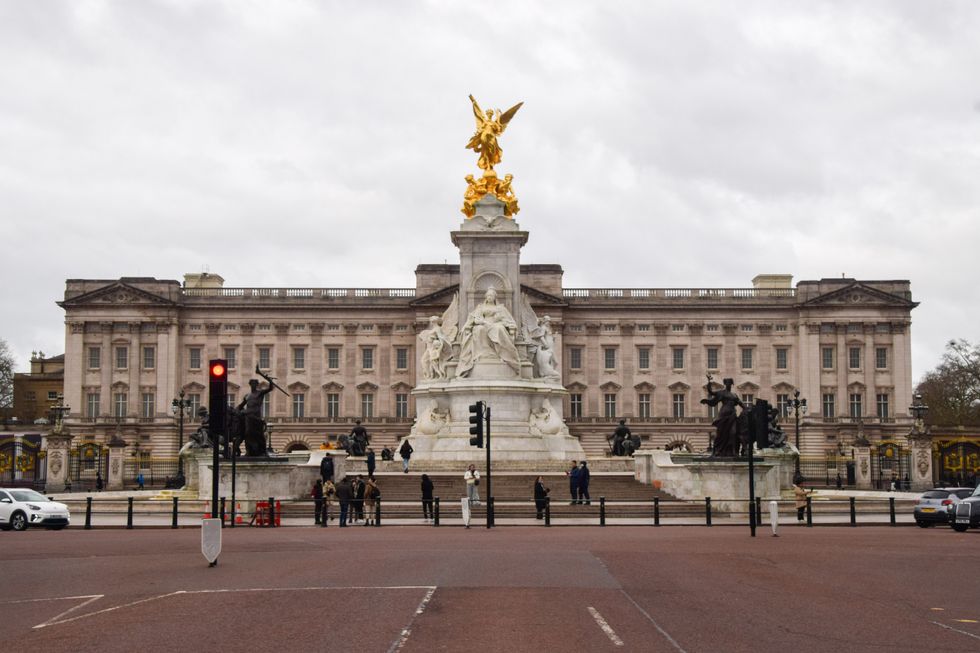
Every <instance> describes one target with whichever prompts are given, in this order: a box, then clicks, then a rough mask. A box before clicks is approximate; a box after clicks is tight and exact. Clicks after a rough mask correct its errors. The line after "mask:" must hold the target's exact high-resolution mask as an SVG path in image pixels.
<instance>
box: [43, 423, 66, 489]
mask: <svg viewBox="0 0 980 653" xmlns="http://www.w3.org/2000/svg"><path fill="white" fill-rule="evenodd" d="M71 439H72V436H71V434H70V433H68V432H67V429H66V430H65V431H63V432H62V433H54V432H52V433H49V434H48V436H47V448H46V452H47V459H48V460H47V466H48V470H47V479H46V481H45V485H44V491H45V493H47V494H53V493H56V492H65V491H67V489H68V482H69V478H68V471H69V460H70V458H69V451H70V449H71Z"/></svg>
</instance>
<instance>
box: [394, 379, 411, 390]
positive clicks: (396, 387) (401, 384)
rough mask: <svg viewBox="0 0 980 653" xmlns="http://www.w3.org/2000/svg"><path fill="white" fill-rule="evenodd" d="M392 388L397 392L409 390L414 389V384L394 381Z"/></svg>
mask: <svg viewBox="0 0 980 653" xmlns="http://www.w3.org/2000/svg"><path fill="white" fill-rule="evenodd" d="M391 389H392V390H394V391H395V392H409V391H411V390H412V386H410V385H408V384H407V383H405V382H404V381H399V382H398V383H392V384H391Z"/></svg>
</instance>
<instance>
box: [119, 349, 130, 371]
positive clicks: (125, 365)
mask: <svg viewBox="0 0 980 653" xmlns="http://www.w3.org/2000/svg"><path fill="white" fill-rule="evenodd" d="M116 369H117V370H125V369H129V347H116Z"/></svg>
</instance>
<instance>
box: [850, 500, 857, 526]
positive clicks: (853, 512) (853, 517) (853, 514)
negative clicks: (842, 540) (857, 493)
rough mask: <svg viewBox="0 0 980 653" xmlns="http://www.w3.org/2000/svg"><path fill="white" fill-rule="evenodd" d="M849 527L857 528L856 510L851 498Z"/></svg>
mask: <svg viewBox="0 0 980 653" xmlns="http://www.w3.org/2000/svg"><path fill="white" fill-rule="evenodd" d="M851 526H857V508H856V506H855V505H854V497H851Z"/></svg>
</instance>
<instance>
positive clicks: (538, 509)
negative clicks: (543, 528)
mask: <svg viewBox="0 0 980 653" xmlns="http://www.w3.org/2000/svg"><path fill="white" fill-rule="evenodd" d="M548 492H549V490H548V488H546V487H545V486H544V478H543V477H541V476H539V477H537V478H536V479H535V480H534V511H535V513H536V514H535V517H534V518H535V519H544V508H545V505H546V504H547V503H548Z"/></svg>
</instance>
